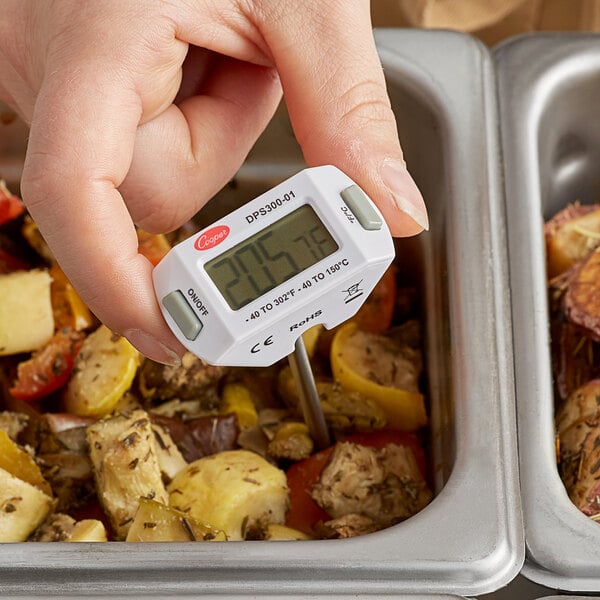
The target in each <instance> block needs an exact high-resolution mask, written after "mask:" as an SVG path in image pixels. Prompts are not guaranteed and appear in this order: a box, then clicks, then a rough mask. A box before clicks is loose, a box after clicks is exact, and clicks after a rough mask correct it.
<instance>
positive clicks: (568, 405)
mask: <svg viewBox="0 0 600 600" xmlns="http://www.w3.org/2000/svg"><path fill="white" fill-rule="evenodd" d="M545 235H546V250H547V266H548V284H549V306H550V315H551V339H552V364H553V374H554V382H555V388H556V393H555V397H556V432H557V447H558V460H559V471H560V475H561V478H562V480H563V482H564V485H565V488H566V490H567V492H568V494H569V497H570V498H571V500H572V501H573V503H574V504H575V505H576V506H577V507H578V508H579V509H580V510H581V511H582V512H583V513H584V514H586V515H588V516H590V517H591V518H592V519H595V520H600V485H599V483H598V482H599V481H600V480H599V475H600V454H599V452H600V354H599V342H600V205H585V206H584V205H581V204H579V203H575V204H572V205H569V206H568V207H566V208H565V209H563V210H562V211H560V212H559V213H558V214H556V215H555V216H554V217H553V218H552V219H550V220H549V221H548V222H547V223H546V226H545Z"/></svg>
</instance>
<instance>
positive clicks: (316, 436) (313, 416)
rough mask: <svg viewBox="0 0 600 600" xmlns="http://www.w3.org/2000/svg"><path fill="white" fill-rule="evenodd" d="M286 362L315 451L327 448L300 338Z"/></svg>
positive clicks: (322, 419) (320, 415) (318, 400)
mask: <svg viewBox="0 0 600 600" xmlns="http://www.w3.org/2000/svg"><path fill="white" fill-rule="evenodd" d="M288 361H289V363H290V368H291V370H292V375H293V376H294V380H295V382H296V387H297V388H298V394H299V396H300V406H301V407H302V413H303V415H304V421H305V422H306V426H307V427H308V431H309V433H310V435H311V437H312V439H313V440H314V442H315V447H316V448H317V450H322V449H323V448H327V446H329V445H330V441H329V431H328V429H327V424H326V423H325V417H324V416H323V410H322V408H321V400H320V399H319V393H318V392H317V386H316V384H315V377H314V375H313V372H312V368H311V366H310V361H309V359H308V354H307V352H306V347H305V346H304V340H303V339H302V336H300V337H298V339H297V340H296V343H295V346H294V351H293V352H292V353H291V354H290V355H288Z"/></svg>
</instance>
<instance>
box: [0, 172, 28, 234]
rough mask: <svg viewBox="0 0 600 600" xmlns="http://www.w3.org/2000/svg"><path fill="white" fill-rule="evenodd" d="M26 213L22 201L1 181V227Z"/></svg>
mask: <svg viewBox="0 0 600 600" xmlns="http://www.w3.org/2000/svg"><path fill="white" fill-rule="evenodd" d="M24 212H25V206H24V205H23V202H21V199H20V198H18V197H17V196H15V195H13V194H12V193H11V192H10V191H9V189H8V188H7V187H6V183H5V182H4V181H3V180H1V179H0V225H4V223H8V222H9V221H12V220H13V219H16V218H17V217H18V216H19V215H22V214H23V213H24Z"/></svg>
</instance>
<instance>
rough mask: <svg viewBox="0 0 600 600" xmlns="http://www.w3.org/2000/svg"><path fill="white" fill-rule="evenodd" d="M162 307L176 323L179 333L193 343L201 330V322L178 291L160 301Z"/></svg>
mask: <svg viewBox="0 0 600 600" xmlns="http://www.w3.org/2000/svg"><path fill="white" fill-rule="evenodd" d="M162 305H163V306H164V307H165V309H166V310H167V312H168V313H169V314H170V315H171V317H172V318H173V321H175V323H177V327H179V329H181V333H183V335H184V336H185V337H186V338H187V339H188V340H190V341H194V340H195V339H196V338H197V337H198V334H199V333H200V331H201V330H202V327H203V324H202V321H201V320H200V319H199V318H198V316H197V315H196V313H195V312H194V309H193V308H192V307H191V306H190V305H189V303H188V301H187V300H186V299H185V296H184V295H183V294H182V293H181V291H180V290H175V291H174V292H171V293H170V294H167V295H166V296H165V297H164V298H163V299H162Z"/></svg>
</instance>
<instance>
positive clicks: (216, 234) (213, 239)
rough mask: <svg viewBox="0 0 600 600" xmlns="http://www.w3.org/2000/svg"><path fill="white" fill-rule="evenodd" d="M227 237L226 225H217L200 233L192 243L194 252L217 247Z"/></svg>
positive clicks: (227, 228) (227, 229)
mask: <svg viewBox="0 0 600 600" xmlns="http://www.w3.org/2000/svg"><path fill="white" fill-rule="evenodd" d="M228 235H229V227H227V225H217V226H216V227H211V228H210V229H207V230H206V231H205V232H203V233H201V234H200V235H199V236H198V237H197V238H196V241H195V242H194V248H196V250H210V249H211V248H214V247H215V246H218V245H219V244H220V243H221V242H222V241H223V240H224V239H225V238H226V237H227V236H228Z"/></svg>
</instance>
